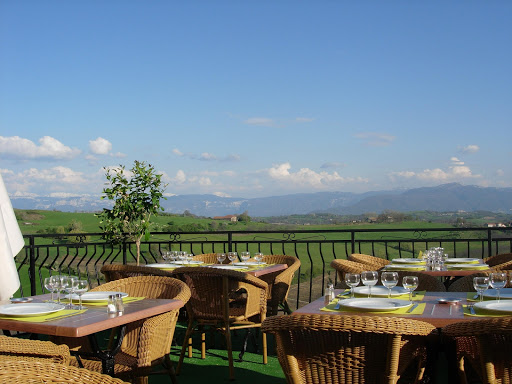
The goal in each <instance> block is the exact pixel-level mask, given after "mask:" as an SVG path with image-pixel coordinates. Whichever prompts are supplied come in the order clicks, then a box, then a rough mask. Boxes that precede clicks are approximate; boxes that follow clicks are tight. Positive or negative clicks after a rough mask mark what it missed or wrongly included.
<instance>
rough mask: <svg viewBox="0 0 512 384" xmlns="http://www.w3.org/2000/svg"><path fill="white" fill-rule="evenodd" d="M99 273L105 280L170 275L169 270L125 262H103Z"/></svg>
mask: <svg viewBox="0 0 512 384" xmlns="http://www.w3.org/2000/svg"><path fill="white" fill-rule="evenodd" d="M101 273H103V275H104V276H105V281H106V282H107V283H108V282H110V281H114V280H119V279H125V278H127V277H134V276H167V277H172V274H171V273H170V272H169V271H163V270H161V269H158V268H153V267H146V266H143V265H126V264H105V265H103V267H101Z"/></svg>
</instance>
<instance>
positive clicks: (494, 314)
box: [462, 305, 511, 317]
mask: <svg viewBox="0 0 512 384" xmlns="http://www.w3.org/2000/svg"><path fill="white" fill-rule="evenodd" d="M462 309H463V311H464V316H475V317H503V316H511V315H510V314H506V313H492V311H485V313H478V312H476V311H477V310H478V308H474V309H475V312H476V313H475V314H474V315H473V314H472V313H471V311H470V310H469V308H468V306H467V305H463V306H462Z"/></svg>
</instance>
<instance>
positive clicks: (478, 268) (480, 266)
mask: <svg viewBox="0 0 512 384" xmlns="http://www.w3.org/2000/svg"><path fill="white" fill-rule="evenodd" d="M464 264H467V263H464ZM446 269H448V270H449V271H471V270H477V271H483V270H486V269H489V266H488V265H476V264H475V265H473V264H471V268H460V267H452V266H451V265H450V264H447V265H446Z"/></svg>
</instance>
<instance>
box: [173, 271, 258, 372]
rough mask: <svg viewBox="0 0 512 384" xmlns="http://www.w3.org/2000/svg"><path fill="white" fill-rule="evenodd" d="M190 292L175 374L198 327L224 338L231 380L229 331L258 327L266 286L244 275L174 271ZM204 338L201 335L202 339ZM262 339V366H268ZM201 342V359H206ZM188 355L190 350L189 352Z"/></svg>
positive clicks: (228, 272) (230, 272) (203, 342)
mask: <svg viewBox="0 0 512 384" xmlns="http://www.w3.org/2000/svg"><path fill="white" fill-rule="evenodd" d="M174 274H175V275H177V276H178V277H179V278H180V279H181V280H182V281H184V282H185V283H186V284H187V285H188V286H189V287H190V290H191V291H192V296H191V297H190V300H189V301H188V303H187V304H186V309H187V314H188V316H189V319H188V327H187V332H186V335H185V339H184V342H183V346H182V349H181V355H180V360H179V363H178V367H177V369H176V372H177V373H178V374H179V373H180V370H181V367H182V364H183V359H184V357H185V350H186V349H187V345H188V344H191V341H190V337H191V335H192V333H193V332H194V331H195V330H196V328H197V327H201V330H202V327H203V326H211V327H214V329H215V330H219V331H222V332H223V333H224V335H225V337H226V346H227V351H228V360H229V377H230V379H234V377H235V375H234V367H233V352H232V345H231V330H234V329H241V328H253V327H260V326H261V323H262V322H263V320H265V316H266V311H267V291H268V285H267V283H265V282H264V281H262V280H260V279H258V278H256V277H254V276H251V275H248V274H246V273H242V272H237V271H232V270H225V269H216V268H208V267H195V268H194V267H182V268H178V269H175V270H174ZM203 336H204V335H203ZM262 337H263V363H264V364H266V363H267V340H266V335H265V334H262ZM205 349H206V348H205V341H204V337H203V338H202V345H201V358H203V359H204V358H205V357H206V356H205ZM189 353H190V350H189Z"/></svg>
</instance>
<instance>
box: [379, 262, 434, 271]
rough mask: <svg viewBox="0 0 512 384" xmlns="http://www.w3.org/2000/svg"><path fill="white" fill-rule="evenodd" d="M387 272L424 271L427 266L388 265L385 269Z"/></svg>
mask: <svg viewBox="0 0 512 384" xmlns="http://www.w3.org/2000/svg"><path fill="white" fill-rule="evenodd" d="M384 269H386V270H388V269H389V270H391V271H424V270H425V265H418V266H417V265H415V264H405V263H402V264H388V265H386V266H385V267H384Z"/></svg>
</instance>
